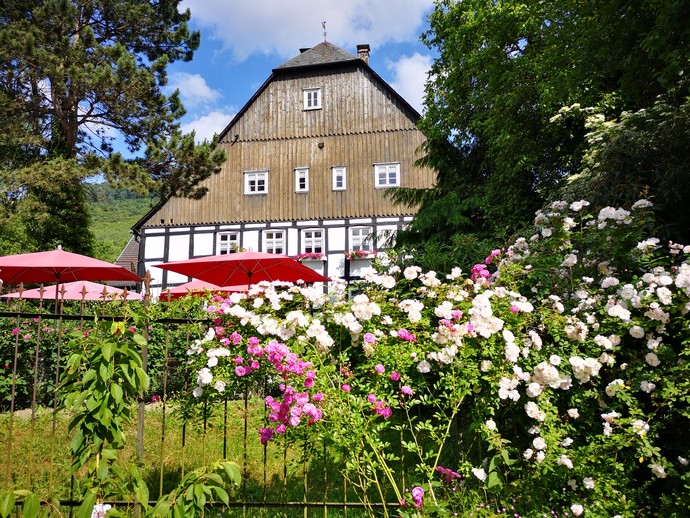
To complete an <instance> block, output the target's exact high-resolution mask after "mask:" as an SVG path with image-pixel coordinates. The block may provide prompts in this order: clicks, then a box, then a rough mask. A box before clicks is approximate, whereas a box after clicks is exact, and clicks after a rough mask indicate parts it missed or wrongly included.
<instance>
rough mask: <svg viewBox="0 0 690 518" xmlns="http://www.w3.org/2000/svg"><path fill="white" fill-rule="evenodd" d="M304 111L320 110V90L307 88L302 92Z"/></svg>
mask: <svg viewBox="0 0 690 518" xmlns="http://www.w3.org/2000/svg"><path fill="white" fill-rule="evenodd" d="M304 109H305V110H320V109H321V88H307V89H305V90H304Z"/></svg>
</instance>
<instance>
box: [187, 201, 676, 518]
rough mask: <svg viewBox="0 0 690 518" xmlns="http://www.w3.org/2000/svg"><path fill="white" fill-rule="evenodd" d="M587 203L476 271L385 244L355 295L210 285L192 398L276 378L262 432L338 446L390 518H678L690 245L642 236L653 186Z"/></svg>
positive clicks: (550, 220) (368, 495) (348, 468)
mask: <svg viewBox="0 0 690 518" xmlns="http://www.w3.org/2000/svg"><path fill="white" fill-rule="evenodd" d="M589 209H590V207H589V204H588V203H587V202H586V201H577V202H575V203H566V202H555V203H553V204H551V205H550V206H549V207H548V209H545V210H543V211H541V212H539V213H538V214H537V217H536V219H535V227H534V232H533V235H532V236H531V237H529V236H528V237H524V238H518V239H515V240H514V241H513V242H512V243H510V244H509V245H507V246H505V247H503V248H500V249H499V248H497V249H495V250H494V251H492V252H491V254H490V255H489V256H488V257H486V258H478V259H479V261H478V264H477V265H476V266H475V267H474V268H472V269H471V271H470V272H467V273H466V274H465V273H463V272H461V271H459V269H457V268H455V269H453V271H452V272H451V273H450V274H449V275H440V274H437V273H436V272H424V271H422V270H421V269H420V268H418V267H416V266H415V265H414V264H413V260H410V259H409V258H406V259H400V261H399V262H396V260H395V258H394V257H391V256H388V257H387V258H386V259H385V262H384V261H382V260H381V259H380V258H377V260H376V261H375V265H374V267H373V268H371V269H368V270H366V271H365V273H364V280H363V281H362V282H359V283H356V285H355V286H354V287H355V288H356V290H357V291H356V294H353V293H349V294H348V287H347V286H345V285H344V283H343V282H342V281H334V282H332V283H331V290H330V292H329V293H327V294H324V293H322V292H321V291H319V290H318V289H316V288H313V287H306V286H293V285H283V284H281V283H273V284H267V283H262V284H259V285H256V286H252V288H251V289H250V290H249V292H248V293H242V294H232V295H231V296H230V297H229V298H227V299H220V298H218V297H216V298H215V299H214V301H213V302H212V303H211V304H210V305H209V307H208V313H209V315H210V316H211V318H212V319H213V325H212V326H211V327H210V329H209V332H208V333H207V334H206V336H205V337H204V338H203V339H202V340H199V341H198V342H197V343H195V344H194V345H193V346H192V347H191V348H190V350H189V351H188V358H189V363H190V365H191V366H192V367H193V369H192V370H193V371H194V374H193V380H192V381H193V383H194V384H195V385H194V392H193V395H192V396H190V398H191V399H192V400H193V401H204V400H211V401H212V400H213V399H214V398H217V397H218V396H219V395H220V396H222V395H223V394H224V393H225V392H226V391H235V392H236V393H237V392H245V393H246V391H247V390H250V391H251V388H250V386H251V383H256V384H257V386H259V385H260V384H262V383H265V382H266V380H269V381H270V382H271V383H272V384H274V386H276V387H277V388H278V390H277V392H276V393H275V394H274V395H273V396H268V397H266V398H265V400H264V402H265V405H266V407H267V416H268V417H267V420H266V423H265V425H264V426H263V427H262V428H261V429H260V430H256V435H255V437H256V440H260V441H262V442H263V443H264V444H265V443H267V442H269V441H288V442H290V441H295V442H296V441H297V440H298V439H299V441H300V444H302V441H305V440H307V439H308V440H310V441H313V442H314V443H319V444H325V445H327V446H328V451H329V452H330V454H331V455H332V457H333V460H334V462H336V463H338V465H339V466H340V467H341V471H342V474H343V476H344V477H346V478H347V480H348V481H349V482H350V483H351V484H352V485H353V486H355V487H356V488H358V490H359V492H360V495H361V498H362V500H363V501H364V502H369V501H372V500H374V499H379V501H391V500H392V499H394V500H395V501H397V502H400V508H399V509H397V510H395V512H394V515H395V516H398V515H400V516H431V515H437V514H445V513H451V515H452V513H458V515H463V516H464V515H469V513H473V515H474V516H500V515H505V514H508V515H510V516H543V515H545V514H548V515H557V516H565V515H575V516H614V515H619V516H621V517H625V516H644V515H651V514H654V515H661V514H668V515H674V513H675V514H676V515H682V514H683V510H687V509H688V508H690V496H689V490H688V488H689V487H690V475H689V468H688V461H687V460H686V459H687V458H688V456H689V455H690V451H689V450H690V446H688V444H690V443H688V442H687V441H686V440H685V438H684V437H683V434H684V431H685V430H687V429H688V427H689V426H690V365H689V364H688V360H689V359H690V358H688V356H689V354H690V329H689V322H690V318H688V312H690V247H688V246H684V245H680V244H675V243H668V244H666V245H663V244H662V243H661V242H660V241H659V240H658V239H657V238H655V237H654V236H652V235H647V234H648V232H649V231H650V229H651V226H650V224H651V221H652V217H651V214H652V212H651V211H652V210H653V207H652V206H651V204H650V203H649V202H648V201H646V200H641V201H639V202H637V203H636V204H635V205H633V206H632V207H630V208H629V209H628V210H626V209H623V208H612V207H605V208H603V209H601V210H598V211H596V210H589ZM377 512H381V513H383V514H386V515H387V514H388V513H389V512H390V513H393V511H392V510H390V511H377ZM566 513H567V514H566Z"/></svg>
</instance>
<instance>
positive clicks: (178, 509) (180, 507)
mask: <svg viewBox="0 0 690 518" xmlns="http://www.w3.org/2000/svg"><path fill="white" fill-rule="evenodd" d="M173 513H174V515H175V518H185V507H184V501H182V500H178V501H177V503H176V504H175V507H173Z"/></svg>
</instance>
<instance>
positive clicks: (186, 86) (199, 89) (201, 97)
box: [168, 72, 221, 108]
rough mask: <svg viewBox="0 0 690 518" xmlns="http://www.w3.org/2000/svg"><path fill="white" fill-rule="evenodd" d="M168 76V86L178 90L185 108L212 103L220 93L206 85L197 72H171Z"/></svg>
mask: <svg viewBox="0 0 690 518" xmlns="http://www.w3.org/2000/svg"><path fill="white" fill-rule="evenodd" d="M169 78H170V81H169V83H168V86H169V88H170V89H171V90H175V89H179V90H180V98H181V99H182V104H184V105H185V107H187V108H194V107H197V106H203V105H207V104H211V103H214V102H215V101H217V100H218V99H219V98H220V96H221V93H220V92H218V91H217V90H214V89H213V88H211V87H210V86H208V84H207V83H206V80H205V79H204V78H203V77H202V76H200V75H199V74H188V73H186V72H173V73H171V74H170V76H169Z"/></svg>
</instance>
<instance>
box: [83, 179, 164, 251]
mask: <svg viewBox="0 0 690 518" xmlns="http://www.w3.org/2000/svg"><path fill="white" fill-rule="evenodd" d="M86 195H87V199H88V207H89V213H90V214H91V227H90V228H91V232H93V234H94V236H95V246H94V255H95V256H96V257H97V258H98V259H102V260H104V261H108V262H113V261H115V259H117V257H118V256H119V255H120V252H122V249H123V248H124V247H125V245H126V244H127V242H128V241H129V238H130V237H131V234H130V232H129V229H130V228H131V227H132V225H134V223H136V222H137V221H138V220H139V219H140V218H141V217H142V216H143V215H144V214H146V213H147V212H148V211H149V210H150V209H151V207H153V206H154V205H155V204H156V202H157V201H158V200H157V198H152V197H141V196H137V195H136V194H133V193H131V192H130V191H127V190H123V189H114V188H112V187H110V185H108V184H106V183H100V184H88V185H87V186H86Z"/></svg>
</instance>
